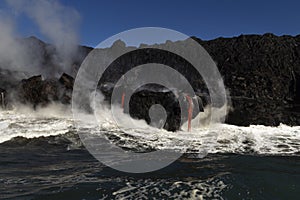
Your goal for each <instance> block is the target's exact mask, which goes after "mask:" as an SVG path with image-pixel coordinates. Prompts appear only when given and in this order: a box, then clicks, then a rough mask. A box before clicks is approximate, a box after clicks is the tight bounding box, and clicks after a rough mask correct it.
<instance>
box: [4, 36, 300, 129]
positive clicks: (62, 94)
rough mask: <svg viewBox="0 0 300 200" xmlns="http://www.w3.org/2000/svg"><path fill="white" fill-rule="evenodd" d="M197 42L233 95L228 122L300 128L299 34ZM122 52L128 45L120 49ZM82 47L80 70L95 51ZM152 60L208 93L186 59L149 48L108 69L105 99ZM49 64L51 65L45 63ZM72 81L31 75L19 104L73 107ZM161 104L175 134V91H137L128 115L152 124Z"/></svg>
mask: <svg viewBox="0 0 300 200" xmlns="http://www.w3.org/2000/svg"><path fill="white" fill-rule="evenodd" d="M194 39H196V40H197V41H198V42H199V43H200V44H201V45H202V46H203V47H204V48H205V49H206V50H207V51H208V53H209V54H210V55H211V56H212V58H213V59H214V60H215V61H216V63H217V66H218V68H219V70H220V73H221V75H222V76H223V78H224V83H225V86H226V88H227V89H228V90H229V92H230V96H231V102H232V105H231V106H232V107H233V109H232V110H231V111H230V112H229V115H228V117H227V119H226V122H227V123H230V124H236V125H250V124H265V125H278V124H279V123H285V124H289V125H300V36H296V37H291V36H282V37H277V36H274V35H272V34H265V35H246V36H243V35H242V36H239V37H234V38H218V39H215V40H211V41H202V40H200V39H197V38H194ZM121 48H126V47H125V46H124V45H122V47H121ZM80 49H81V51H82V52H81V53H80V55H81V57H80V59H77V60H76V61H74V64H75V65H76V66H77V68H78V66H79V65H80V63H81V62H82V60H83V59H84V55H87V54H88V53H89V52H90V51H91V50H92V49H91V48H87V47H82V48H80ZM107 51H109V49H107ZM48 53H49V51H48ZM49 56H50V57H51V55H48V57H49ZM151 59H154V60H155V59H157V61H160V62H159V63H161V64H165V65H168V66H171V67H174V68H175V69H177V70H178V71H179V72H180V73H181V74H183V75H184V76H185V77H186V78H187V79H188V81H189V82H190V83H191V84H192V86H193V88H194V89H195V90H198V91H200V93H206V94H208V91H207V88H206V86H205V84H204V82H203V80H202V79H201V77H200V78H199V76H197V75H196V74H197V73H194V72H193V69H192V67H191V66H189V64H188V63H186V62H185V60H182V59H181V58H178V57H174V56H173V55H171V54H169V53H163V52H159V55H158V54H156V53H155V52H153V51H152V50H151V49H146V50H144V51H139V52H135V53H133V54H128V55H126V56H124V57H123V56H122V57H120V58H119V59H117V60H116V61H115V62H113V63H112V64H111V66H110V67H109V68H108V69H107V70H106V72H105V73H104V76H103V77H102V78H101V79H100V83H99V88H100V90H101V91H102V92H103V93H104V95H105V97H106V100H108V101H109V100H110V96H111V92H112V88H113V87H114V84H115V83H116V81H117V80H118V79H119V78H120V77H121V76H122V75H123V74H124V73H126V71H128V70H130V69H131V68H133V67H135V66H138V65H141V64H145V63H147V62H149V60H151ZM45 66H50V65H48V64H47V63H46V64H45ZM76 66H75V68H76ZM0 68H1V66H0ZM0 72H1V70H0ZM0 75H1V79H0V87H1V88H4V89H6V90H7V91H8V92H9V90H8V88H13V87H14V85H16V84H15V83H14V82H15V79H12V80H10V81H7V80H8V79H5V75H3V73H2V74H1V73H0ZM2 77H4V78H2ZM7 77H9V76H7ZM73 83H74V80H73V78H72V77H71V76H69V75H67V74H63V75H62V76H61V78H60V79H46V80H42V79H41V77H33V78H30V79H28V80H26V81H25V80H24V81H22V82H21V83H20V85H21V86H20V87H18V88H20V91H19V94H20V101H21V102H23V103H31V104H33V105H34V106H36V105H46V104H47V103H49V102H51V101H60V102H63V103H70V100H71V93H72V88H73ZM8 85H10V86H9V87H8ZM202 100H203V102H204V103H205V105H206V104H209V100H208V99H205V98H202ZM158 102H159V103H160V104H162V105H165V108H166V110H167V113H168V120H169V121H168V120H167V125H166V126H165V128H166V129H168V130H177V129H178V128H179V127H178V119H179V118H178V116H180V111H179V112H178V103H176V98H174V95H173V94H172V93H171V92H170V93H161V92H156V93H153V91H147V90H143V91H139V92H137V93H135V94H134V95H133V96H132V100H131V101H130V109H131V110H132V112H131V113H130V114H131V115H132V116H133V117H136V118H142V119H146V121H149V116H148V111H147V109H148V108H150V107H151V105H153V104H155V103H158ZM205 105H204V106H205ZM139 107H140V108H141V109H140V110H138V108H139ZM176 116H177V117H176Z"/></svg>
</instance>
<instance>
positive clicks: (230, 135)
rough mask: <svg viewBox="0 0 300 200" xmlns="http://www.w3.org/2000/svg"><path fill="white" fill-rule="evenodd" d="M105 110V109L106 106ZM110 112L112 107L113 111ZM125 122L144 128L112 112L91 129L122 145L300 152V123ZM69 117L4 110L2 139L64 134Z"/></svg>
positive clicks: (0, 120) (0, 118)
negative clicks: (171, 126)
mask: <svg viewBox="0 0 300 200" xmlns="http://www.w3.org/2000/svg"><path fill="white" fill-rule="evenodd" d="M102 111H103V110H102ZM109 112H110V111H109ZM119 117H120V118H122V120H123V121H124V123H127V122H129V121H131V122H134V124H135V125H136V124H138V127H140V128H126V129H122V128H120V127H119V126H117V125H116V123H115V122H114V119H113V118H111V117H109V115H108V112H101V115H100V116H98V121H99V124H98V125H99V126H97V127H90V132H91V133H94V134H99V133H100V132H101V133H103V132H106V133H107V134H111V135H115V136H118V138H119V140H121V141H122V146H124V147H129V148H131V147H132V148H134V145H140V146H148V147H151V148H154V149H174V150H177V151H187V152H193V153H201V152H203V151H207V152H208V153H241V154H243V153H256V154H263V155H300V126H294V127H291V126H287V125H283V124H281V125H280V126H278V127H271V126H263V125H251V126H249V127H240V126H234V125H228V124H216V125H212V126H204V127H198V128H197V127H193V128H192V131H191V132H187V131H177V132H168V131H166V130H163V129H157V128H154V127H150V126H148V125H147V124H146V123H145V122H144V121H142V120H137V121H136V120H134V119H131V118H130V117H129V116H128V115H125V114H120V116H119ZM73 124H74V121H73V119H72V118H71V117H70V116H69V117H66V116H64V117H58V116H53V115H51V116H50V117H46V116H45V115H34V114H30V115H29V114H25V113H19V112H16V111H0V143H2V142H4V141H7V140H10V139H11V138H13V137H16V136H22V137H26V138H33V137H41V136H50V135H59V134H64V133H67V132H68V131H70V130H71V129H73ZM125 133H126V134H125Z"/></svg>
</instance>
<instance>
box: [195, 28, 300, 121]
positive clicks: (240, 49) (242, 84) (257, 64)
mask: <svg viewBox="0 0 300 200" xmlns="http://www.w3.org/2000/svg"><path fill="white" fill-rule="evenodd" d="M199 43H200V44H202V45H203V47H204V48H205V49H206V50H207V51H208V52H209V54H210V55H211V56H212V57H213V59H214V60H215V61H216V62H217V65H218V68H219V70H220V72H221V74H222V75H223V78H224V82H225V85H226V87H227V88H228V89H229V91H230V96H231V99H232V106H233V109H234V110H233V111H231V112H230V113H229V115H228V118H227V122H228V123H231V124H237V125H250V124H265V125H278V124H279V123H285V124H290V125H299V124H300V115H299V112H294V111H293V112H291V110H295V109H296V110H297V108H296V107H298V106H297V105H299V103H300V101H299V98H298V97H299V92H300V90H299V89H300V87H299V85H298V84H299V82H300V79H299V77H300V76H299V75H300V36H297V37H291V36H282V37H277V36H275V35H272V34H265V35H262V36H261V35H242V36H239V37H235V38H226V39H225V38H219V39H216V40H212V41H199Z"/></svg>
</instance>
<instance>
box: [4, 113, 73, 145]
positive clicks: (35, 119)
mask: <svg viewBox="0 0 300 200" xmlns="http://www.w3.org/2000/svg"><path fill="white" fill-rule="evenodd" d="M29 113H31V112H28V113H27V114H24V113H20V112H15V111H0V143H2V142H5V141H8V140H10V139H12V138H13V137H17V136H22V137H26V138H34V137H41V136H45V137H47V136H51V135H59V134H65V133H67V132H68V131H69V130H70V128H71V127H72V124H73V123H72V121H71V120H69V119H67V118H58V117H52V116H51V115H49V117H45V116H40V114H38V113H35V114H33V113H31V114H29Z"/></svg>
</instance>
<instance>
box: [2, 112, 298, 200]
mask: <svg viewBox="0 0 300 200" xmlns="http://www.w3.org/2000/svg"><path fill="white" fill-rule="evenodd" d="M62 113H64V112H62ZM62 113H59V114H57V113H55V114H53V113H51V108H49V109H48V110H46V111H45V110H44V111H43V112H32V111H29V110H25V111H24V110H22V111H20V110H10V111H0V199H230V200H231V199H272V200H275V199H295V200H296V199H299V196H300V127H299V126H295V127H290V126H287V125H284V124H281V125H280V126H278V127H268V126H262V125H252V126H249V127H239V126H234V125H228V124H218V125H216V126H214V127H212V128H211V132H212V135H213V136H211V137H213V138H216V139H215V140H214V142H212V143H210V144H204V143H203V137H204V135H203V134H202V132H203V130H204V129H205V128H201V127H199V128H194V129H193V130H192V132H186V131H178V132H167V131H165V130H157V131H156V132H155V134H151V131H152V129H149V128H147V129H145V130H131V131H130V132H129V133H128V132H127V133H126V134H125V133H124V132H122V131H121V130H119V129H118V128H117V127H114V126H110V125H108V124H104V125H103V126H100V127H99V128H100V129H102V132H105V134H106V135H108V136H109V138H110V140H111V141H112V142H113V143H116V144H118V145H119V146H121V147H124V148H126V149H134V150H143V149H144V150H145V149H146V150H147V149H149V148H150V149H160V148H162V147H163V146H164V144H169V143H170V141H172V142H173V143H175V144H177V145H175V146H174V145H173V146H171V147H170V146H169V147H168V148H174V150H180V149H185V152H184V153H183V155H182V156H181V157H180V158H179V159H177V160H176V161H175V162H173V163H172V164H171V165H169V166H167V167H165V168H163V169H160V170H157V171H154V172H148V173H126V172H120V171H117V170H115V169H112V168H110V167H108V166H105V165H104V164H102V163H101V162H99V161H98V160H97V159H96V158H94V157H93V156H92V155H91V154H90V153H89V151H87V149H86V148H85V146H84V145H83V144H82V142H81V140H80V138H79V136H78V134H77V131H76V127H75V126H74V120H73V118H72V117H71V115H69V114H66V113H64V114H62ZM90 132H91V134H92V133H93V134H95V130H90ZM208 137H210V136H208ZM205 145H206V147H205V151H207V152H206V153H207V155H206V156H203V146H205ZM108 156H110V155H108ZM111 156H113V155H111Z"/></svg>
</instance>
